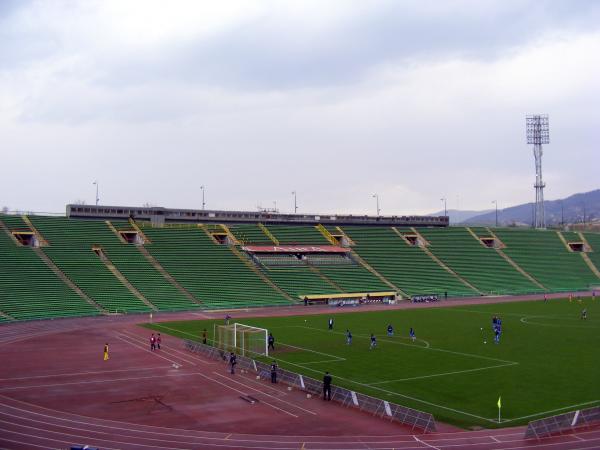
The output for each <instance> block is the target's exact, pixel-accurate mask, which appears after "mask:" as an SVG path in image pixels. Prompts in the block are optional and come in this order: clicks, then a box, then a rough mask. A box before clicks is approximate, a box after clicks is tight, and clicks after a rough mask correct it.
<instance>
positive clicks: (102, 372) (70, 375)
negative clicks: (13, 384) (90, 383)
mask: <svg viewBox="0 0 600 450" xmlns="http://www.w3.org/2000/svg"><path fill="white" fill-rule="evenodd" d="M168 368H169V367H168V366H156V367H140V368H134V369H115V370H97V371H90V372H68V373H56V374H50V375H32V376H30V377H15V378H0V381H19V380H33V379H36V378H55V377H76V376H80V375H94V374H97V373H101V374H106V373H114V372H139V371H141V370H156V369H168Z"/></svg>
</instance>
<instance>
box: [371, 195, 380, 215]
mask: <svg viewBox="0 0 600 450" xmlns="http://www.w3.org/2000/svg"><path fill="white" fill-rule="evenodd" d="M373 198H374V199H375V200H376V201H377V217H379V213H380V212H381V209H379V194H373Z"/></svg>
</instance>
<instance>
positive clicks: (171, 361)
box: [116, 335, 196, 366]
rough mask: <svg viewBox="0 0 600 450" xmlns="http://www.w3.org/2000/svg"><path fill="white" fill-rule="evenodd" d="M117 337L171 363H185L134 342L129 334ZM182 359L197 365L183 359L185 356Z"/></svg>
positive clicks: (193, 364) (181, 364)
mask: <svg viewBox="0 0 600 450" xmlns="http://www.w3.org/2000/svg"><path fill="white" fill-rule="evenodd" d="M122 336H125V337H126V338H129V340H127V339H124V338H123V337H122ZM116 338H117V339H120V340H121V341H123V342H126V343H127V344H129V345H132V346H134V347H137V348H139V349H140V350H143V351H145V352H146V353H150V354H152V355H154V356H157V357H159V358H162V359H164V360H166V361H169V362H170V363H175V364H179V365H180V366H183V365H184V364H183V363H182V362H181V361H175V360H173V359H169V358H165V357H164V356H162V355H159V354H158V352H155V351H154V352H153V351H152V350H148V349H147V348H146V347H142V346H140V345H139V344H137V343H135V342H132V341H131V338H130V337H129V336H127V335H117V336H116ZM169 356H172V355H169ZM180 359H182V360H184V361H186V362H187V363H188V364H191V365H192V366H195V365H196V364H195V363H193V362H190V361H187V360H185V359H183V358H180Z"/></svg>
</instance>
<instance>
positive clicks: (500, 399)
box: [498, 396, 502, 423]
mask: <svg viewBox="0 0 600 450" xmlns="http://www.w3.org/2000/svg"><path fill="white" fill-rule="evenodd" d="M501 410H502V396H500V397H498V423H500V421H501V419H500V411H501Z"/></svg>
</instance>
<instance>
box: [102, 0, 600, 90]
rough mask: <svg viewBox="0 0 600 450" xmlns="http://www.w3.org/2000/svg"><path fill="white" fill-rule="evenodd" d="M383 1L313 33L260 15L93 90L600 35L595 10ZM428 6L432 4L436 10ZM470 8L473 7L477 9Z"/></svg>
mask: <svg viewBox="0 0 600 450" xmlns="http://www.w3.org/2000/svg"><path fill="white" fill-rule="evenodd" d="M407 4H409V5H410V4H411V3H407V2H402V3H401V2H385V3H383V4H379V6H380V7H378V8H373V9H370V10H368V11H366V13H365V14H364V15H362V16H359V17H354V18H352V19H351V20H349V21H348V22H345V23H341V24H338V26H337V27H336V26H334V27H332V28H331V29H327V30H326V32H324V33H322V34H318V32H317V34H316V35H311V34H308V31H307V30H306V29H304V28H303V27H302V26H301V25H298V24H297V23H295V22H294V21H293V18H290V17H280V16H277V15H267V16H264V17H261V18H259V19H254V20H253V21H251V22H245V23H243V24H242V25H240V26H238V27H236V28H233V29H228V30H226V31H225V32H222V33H221V34H219V35H218V36H215V37H213V38H211V39H210V40H196V41H191V42H184V43H181V44H179V45H176V46H171V47H169V48H157V49H155V50H156V51H154V52H151V53H145V54H137V55H136V54H127V55H126V56H125V57H124V58H122V59H116V60H114V61H112V62H111V67H112V69H111V70H110V71H106V72H104V74H103V76H101V77H100V79H99V82H100V83H106V84H110V85H112V86H119V85H121V86H122V85H123V84H136V83H144V82H148V81H155V80H171V81H178V82H185V83H191V84H205V85H214V86H223V87H226V88H233V89H238V88H239V89H271V90H272V89H275V90H277V89H294V88H307V87H315V86H319V87H321V86H330V85H339V84H348V83H353V82H356V81H357V80H359V79H361V78H362V77H363V76H364V75H365V73H368V71H369V70H370V69H371V68H372V67H373V66H377V65H379V64H386V63H398V62H400V63H402V62H405V63H410V62H412V61H415V60H431V59H434V58H440V57H449V58H450V57H462V58H475V59H495V58H497V57H498V56H501V55H502V54H503V52H505V51H506V50H507V49H511V48H512V47H514V46H517V45H521V44H524V43H527V42H528V41H530V40H532V39H536V38H539V37H540V36H542V35H544V33H550V32H552V33H553V32H557V31H563V32H564V31H567V32H577V31H580V30H585V31H586V32H589V31H591V30H594V29H600V3H598V2H594V1H585V2H578V3H577V7H576V8H573V5H572V2H569V1H563V2H558V1H557V2H552V3H548V2H528V3H525V2H500V3H496V2H487V3H486V2H480V3H479V5H481V4H483V5H489V6H488V7H483V8H482V7H481V6H479V7H477V6H476V7H474V8H469V6H468V4H465V3H463V2H460V3H459V4H460V5H461V6H462V8H457V9H456V10H453V9H452V8H447V9H446V10H444V11H443V12H438V13H428V12H426V11H424V9H419V8H416V10H415V9H411V8H410V7H407V6H406V5H407ZM433 4H434V5H435V3H433ZM476 5H477V3H476ZM507 5H508V6H507Z"/></svg>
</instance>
